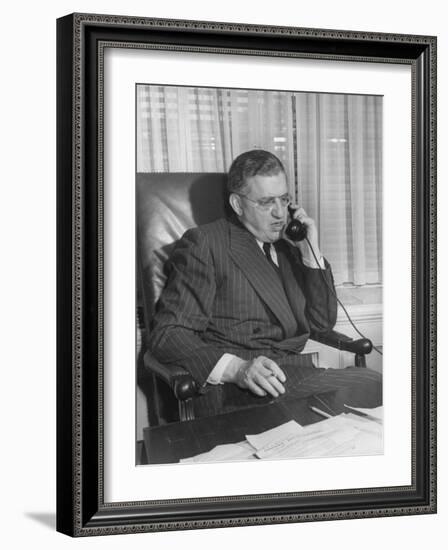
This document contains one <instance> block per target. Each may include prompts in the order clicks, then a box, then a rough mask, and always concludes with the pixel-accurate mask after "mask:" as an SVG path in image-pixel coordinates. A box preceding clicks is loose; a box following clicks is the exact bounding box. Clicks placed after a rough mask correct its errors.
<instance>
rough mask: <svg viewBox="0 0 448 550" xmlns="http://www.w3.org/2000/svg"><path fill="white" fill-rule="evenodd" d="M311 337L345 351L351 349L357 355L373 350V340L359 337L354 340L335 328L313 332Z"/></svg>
mask: <svg viewBox="0 0 448 550" xmlns="http://www.w3.org/2000/svg"><path fill="white" fill-rule="evenodd" d="M310 338H311V339H312V340H316V342H321V343H322V344H326V345H327V346H331V347H332V348H337V349H340V350H343V351H350V352H351V353H355V354H356V355H367V354H368V353H370V352H371V351H372V347H373V346H372V342H371V341H370V340H369V339H368V338H359V339H358V340H353V338H350V337H349V336H346V335H345V334H341V333H340V332H336V331H335V330H329V331H328V332H322V333H313V334H311V336H310Z"/></svg>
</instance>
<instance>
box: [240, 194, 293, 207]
mask: <svg viewBox="0 0 448 550" xmlns="http://www.w3.org/2000/svg"><path fill="white" fill-rule="evenodd" d="M236 194H237V195H239V196H240V197H243V198H244V199H247V200H248V201H250V202H253V203H254V204H255V206H256V207H257V208H259V209H260V210H265V211H267V210H271V208H274V206H275V205H276V204H277V200H279V201H280V204H281V205H282V207H283V208H286V207H287V206H289V205H290V204H291V202H292V201H291V197H290V196H289V195H288V193H286V194H285V195H282V196H281V197H268V198H266V199H258V200H256V201H255V200H253V199H250V198H249V197H248V196H247V195H242V194H241V193H236Z"/></svg>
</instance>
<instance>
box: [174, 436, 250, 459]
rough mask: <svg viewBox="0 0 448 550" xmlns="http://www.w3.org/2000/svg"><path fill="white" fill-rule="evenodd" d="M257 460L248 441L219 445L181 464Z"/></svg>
mask: <svg viewBox="0 0 448 550" xmlns="http://www.w3.org/2000/svg"><path fill="white" fill-rule="evenodd" d="M255 459H256V457H255V455H254V448H253V447H252V446H251V445H249V443H247V441H241V442H239V443H228V444H226V445H218V446H217V447H215V448H213V449H212V450H211V451H208V452H206V453H201V454H199V455H196V456H192V457H190V458H182V459H181V460H180V461H179V462H182V463H183V464H185V463H187V464H188V463H190V464H194V463H196V462H230V461H232V460H255Z"/></svg>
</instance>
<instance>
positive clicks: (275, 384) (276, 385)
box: [267, 375, 285, 394]
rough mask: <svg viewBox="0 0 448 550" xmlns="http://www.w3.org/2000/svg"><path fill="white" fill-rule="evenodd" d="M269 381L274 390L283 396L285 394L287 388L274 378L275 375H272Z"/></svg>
mask: <svg viewBox="0 0 448 550" xmlns="http://www.w3.org/2000/svg"><path fill="white" fill-rule="evenodd" d="M267 381H268V382H269V384H271V386H272V387H273V388H275V389H276V391H277V392H278V393H279V394H282V393H285V387H284V386H283V384H282V383H281V382H280V380H279V379H278V378H277V377H276V376H274V375H271V376H270V377H269V378H268V379H267Z"/></svg>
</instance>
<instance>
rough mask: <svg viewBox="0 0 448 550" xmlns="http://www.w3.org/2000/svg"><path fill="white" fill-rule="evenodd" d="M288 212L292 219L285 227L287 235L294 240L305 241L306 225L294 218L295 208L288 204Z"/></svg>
mask: <svg viewBox="0 0 448 550" xmlns="http://www.w3.org/2000/svg"><path fill="white" fill-rule="evenodd" d="M288 212H289V215H290V216H291V218H292V220H291V221H290V222H289V224H288V226H287V227H286V229H285V234H286V236H287V237H288V238H289V239H291V241H294V242H299V241H303V239H305V237H306V225H305V224H304V223H302V222H300V221H299V220H296V219H294V208H292V207H291V206H288Z"/></svg>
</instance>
